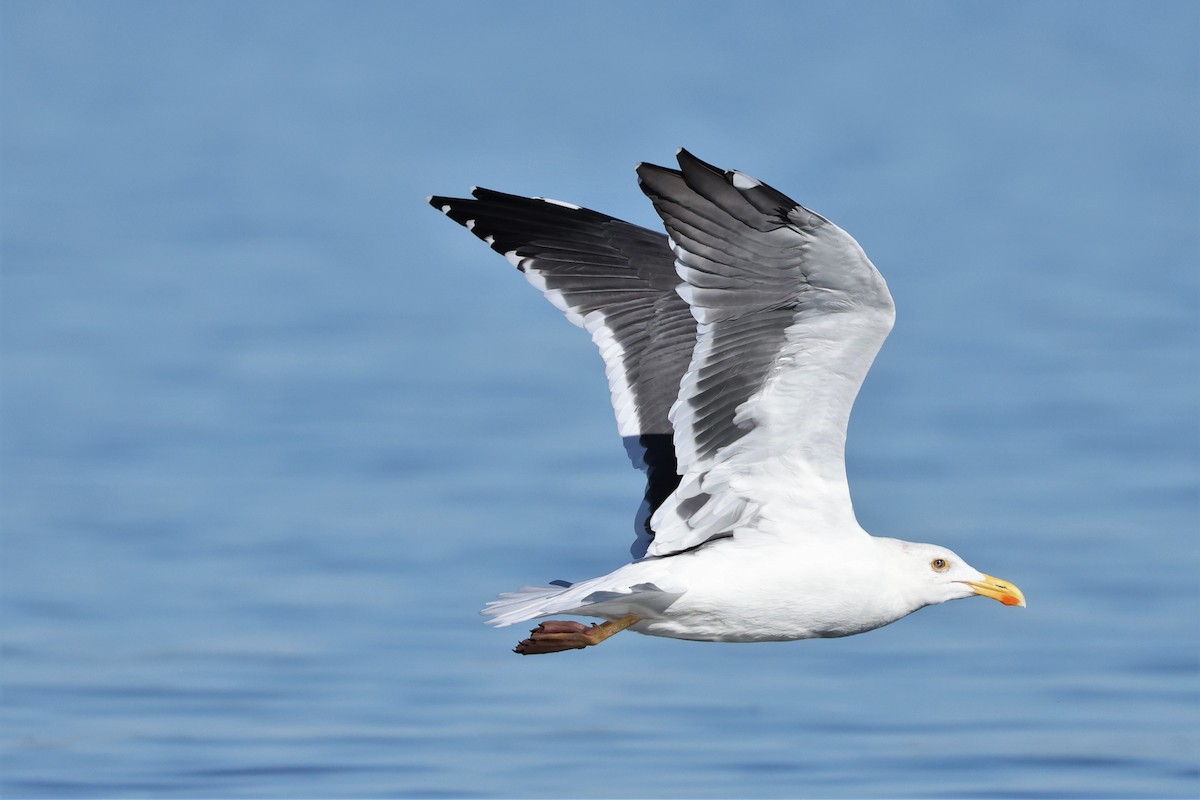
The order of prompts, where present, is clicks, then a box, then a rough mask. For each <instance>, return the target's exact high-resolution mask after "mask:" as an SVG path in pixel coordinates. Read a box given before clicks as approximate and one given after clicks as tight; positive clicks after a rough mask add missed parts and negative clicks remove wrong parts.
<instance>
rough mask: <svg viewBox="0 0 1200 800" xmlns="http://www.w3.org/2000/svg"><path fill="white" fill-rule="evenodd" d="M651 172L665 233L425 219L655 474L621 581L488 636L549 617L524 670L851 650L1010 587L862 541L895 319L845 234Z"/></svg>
mask: <svg viewBox="0 0 1200 800" xmlns="http://www.w3.org/2000/svg"><path fill="white" fill-rule="evenodd" d="M677 160H678V162H679V169H670V168H667V167H660V166H655V165H652V164H645V163H643V164H640V165H639V166H638V168H637V174H638V179H639V184H640V186H641V189H642V191H643V192H644V193H645V194H646V196H647V197H648V198H649V199H650V201H651V202H652V203H653V205H654V209H655V211H657V212H658V215H659V217H661V218H662V224H663V227H664V228H665V229H666V234H665V235H664V234H663V233H660V232H656V231H651V230H648V229H646V228H643V227H640V226H637V225H633V224H631V223H629V222H623V221H621V220H619V219H615V218H613V217H609V216H606V215H604V214H601V213H598V212H596V211H591V210H588V209H586V208H582V207H580V206H577V205H574V204H572V203H565V202H562V201H560V200H551V199H549V198H540V197H535V198H528V197H521V196H517V195H511V194H504V193H501V192H496V191H491V190H488V189H482V188H474V189H472V191H471V195H472V196H471V198H464V199H455V198H449V197H430V198H429V203H430V204H431V205H432V206H433V207H434V208H437V209H439V210H440V211H442V212H443V213H444V214H446V216H448V217H450V218H451V219H452V220H454V221H455V222H458V223H459V224H461V225H463V226H465V227H466V228H467V229H468V230H470V231H471V232H472V233H473V234H475V236H477V237H479V238H480V239H482V240H483V241H484V242H486V243H487V244H488V246H489V247H491V249H493V250H495V251H496V252H498V253H501V254H503V255H504V257H505V258H506V259H507V260H508V261H509V262H510V263H512V264H513V265H514V266H516V268H517V269H518V270H520V271H521V272H522V273H524V275H525V277H526V279H528V281H529V282H530V283H532V284H533V285H534V286H535V287H536V288H538V289H539V290H541V292H542V293H543V294H544V295H545V297H546V299H548V300H549V301H550V302H551V303H552V304H554V305H555V306H556V307H557V308H558V309H560V310H561V311H562V312H563V313H564V314H565V315H566V316H567V319H568V320H570V321H571V322H573V323H574V324H575V325H577V326H579V327H581V328H583V329H585V330H586V331H587V332H588V333H589V334H591V337H592V341H593V342H594V343H595V345H596V346H597V347H598V348H599V350H600V355H601V357H602V358H603V360H604V365H605V370H606V374H607V376H608V386H609V390H610V392H611V395H612V405H613V409H614V411H615V413H616V419H617V429H618V433H619V434H620V435H621V437H622V440H623V442H624V444H625V449H626V452H627V453H628V455H629V457H630V459H631V461H633V463H634V465H635V466H637V467H638V468H640V469H641V470H643V471H644V472H645V474H646V481H647V482H646V492H645V496H644V497H643V500H642V504H641V507H640V509H639V511H638V514H637V517H636V522H635V532H636V534H637V535H636V539H635V541H634V544H633V547H632V548H631V553H632V556H633V559H632V561H630V563H628V564H625V565H624V566H621V567H619V568H618V569H616V570H614V571H613V572H610V573H609V574H607V575H602V576H600V577H597V578H591V579H589V580H582V581H578V582H574V583H570V582H567V581H553V582H551V583H550V584H548V585H544V586H526V587H524V588H522V589H519V590H517V591H515V592H508V593H505V594H501V595H500V596H499V597H498V598H496V599H495V600H493V601H491V602H489V603H487V605H486V607H485V608H484V609H483V611H482V612H481V613H482V614H484V615H485V616H487V617H489V622H490V623H491V624H493V625H496V626H505V625H511V624H514V623H517V622H522V621H525V620H531V619H535V618H540V617H547V616H553V615H569V616H583V617H590V618H597V619H600V620H603V622H601V623H596V624H590V625H585V624H584V623H581V622H577V621H574V620H548V621H545V622H542V623H541V624H540V625H538V627H536V628H534V629H533V630H532V631H531V632H530V635H529V637H528V638H527V639H525V640H523V641H521V642H520V643H519V644H518V645H517V646H516V647H515V648H514V651H515V652H517V653H520V654H522V655H536V654H544V653H555V652H561V651H566V650H577V649H582V648H585V647H590V646H594V645H597V644H599V643H601V642H603V641H605V640H606V639H608V638H609V637H611V636H613V635H614V634H616V633H618V632H620V631H622V630H626V629H628V630H633V631H637V632H638V633H642V634H647V635H650V636H665V637H671V638H676V639H690V640H697V641H714V642H764V641H786V640H796V639H810V638H825V637H840V636H851V635H853V634H858V633H863V632H865V631H870V630H873V629H875V628H879V627H882V626H884V625H887V624H889V623H892V622H895V621H896V620H898V619H900V618H902V617H905V616H907V615H908V614H911V613H912V612H914V611H917V610H918V609H921V608H924V607H925V606H929V605H936V604H938V603H943V602H946V601H947V600H956V599H959V598H964V597H971V596H983V597H990V598H993V599H995V600H998V601H999V602H1001V603H1003V604H1004V605H1010V606H1024V605H1025V596H1024V595H1023V594H1022V592H1021V590H1020V589H1018V588H1017V587H1016V586H1014V585H1013V584H1012V583H1009V582H1008V581H1004V580H1000V579H998V578H994V577H992V576H990V575H985V574H984V573H982V572H980V571H979V570H977V569H975V568H974V567H972V566H971V565H969V564H968V563H967V562H966V561H964V560H963V559H962V558H961V557H959V556H958V555H957V554H956V553H954V552H953V551H951V550H949V549H947V548H945V547H941V546H938V545H933V544H922V543H916V542H908V541H903V540H901V539H892V538H884V537H877V536H872V535H870V534H868V533H867V532H866V531H864V530H863V529H862V527H860V526H859V524H858V520H857V519H856V517H855V514H854V508H853V506H852V504H851V500H850V489H849V486H848V485H847V481H846V464H845V448H846V428H847V425H848V423H849V421H850V408H851V406H852V405H853V404H854V398H855V396H856V395H857V394H858V390H859V387H861V386H862V382H863V379H864V378H865V377H866V374H867V370H868V369H869V368H870V366H871V363H872V361H874V359H875V355H876V353H878V352H879V348H880V346H881V345H882V344H883V340H884V339H885V338H886V337H887V335H888V333H889V331H890V330H891V328H892V323H893V321H894V320H895V306H894V304H893V302H892V297H891V294H890V292H889V291H888V287H887V284H886V283H885V282H884V279H883V276H882V275H880V274H879V272H878V270H876V268H875V266H874V265H873V264H872V263H871V261H870V260H869V259H868V258H867V256H866V254H865V253H864V252H863V249H862V248H861V247H860V246H859V244H858V242H856V241H855V240H854V239H853V238H852V237H851V236H850V235H849V234H848V233H846V232H845V231H844V230H842V229H841V228H839V227H838V226H837V225H835V224H833V223H832V222H830V221H829V220H827V219H825V217H822V216H821V215H820V214H817V213H816V212H815V211H811V210H809V209H807V208H805V207H804V206H802V205H800V204H799V203H797V202H795V201H794V200H792V199H790V198H788V197H787V196H785V195H784V194H782V193H780V192H779V191H777V190H775V189H773V188H771V187H770V186H768V185H767V184H765V183H763V182H761V181H759V180H756V179H754V178H752V177H750V176H749V175H746V174H745V173H742V172H738V171H735V170H722V169H719V168H717V167H714V166H713V165H711V164H708V163H705V162H704V161H701V160H700V159H699V158H697V157H695V156H693V155H692V154H691V153H689V152H687V151H686V150H683V149H681V150H679V151H678V153H677Z"/></svg>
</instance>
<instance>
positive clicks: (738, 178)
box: [730, 170, 762, 189]
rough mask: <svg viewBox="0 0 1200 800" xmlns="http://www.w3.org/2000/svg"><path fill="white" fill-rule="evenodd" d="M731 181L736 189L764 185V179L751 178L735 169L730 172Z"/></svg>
mask: <svg viewBox="0 0 1200 800" xmlns="http://www.w3.org/2000/svg"><path fill="white" fill-rule="evenodd" d="M730 182H731V183H732V184H733V188H735V189H753V188H754V187H755V186H762V181H760V180H756V179H755V178H751V177H750V176H749V175H747V174H745V173H744V172H738V171H737V170H733V171H732V172H731V173H730Z"/></svg>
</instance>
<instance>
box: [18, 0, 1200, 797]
mask: <svg viewBox="0 0 1200 800" xmlns="http://www.w3.org/2000/svg"><path fill="white" fill-rule="evenodd" d="M1131 8H1133V6H1131V5H1125V4H1119V3H1117V4H1080V5H1074V4H1069V3H1058V4H1023V3H1015V4H1005V5H1003V6H995V7H992V6H984V5H980V4H956V3H948V4H937V3H926V4H919V5H918V4H898V5H892V4H880V5H874V4H869V3H868V4H856V5H855V6H854V7H852V8H851V7H840V6H834V7H832V8H828V7H825V6H823V5H815V4H807V3H795V4H781V5H773V4H771V5H766V4H764V5H760V6H748V7H745V8H742V7H739V8H738V9H733V8H732V7H729V8H725V7H722V6H715V5H711V6H710V5H703V4H701V5H699V6H697V5H695V4H681V5H675V4H652V5H648V6H641V5H638V6H635V5H632V4H628V5H617V6H613V7H611V9H609V11H608V12H606V13H602V12H600V11H598V10H597V11H593V10H591V9H590V8H589V7H587V6H586V4H585V5H581V6H570V7H567V6H563V7H558V6H553V7H551V6H536V5H535V6H531V5H505V6H503V7H500V6H493V5H491V4H453V5H447V6H445V7H444V8H439V9H438V10H433V9H432V8H430V9H424V8H421V7H420V6H418V5H415V4H413V5H409V4H383V5H374V4H366V3H355V4H310V3H258V4H250V5H243V4H227V5H223V4H103V5H95V4H70V3H68V4H62V3H22V2H7V3H5V4H4V5H3V7H2V10H0V13H2V15H3V25H2V26H0V37H2V43H3V47H2V48H0V51H2V52H0V64H2V66H3V70H2V78H0V80H2V85H3V94H2V96H0V99H2V102H3V140H2V147H3V176H2V177H0V186H2V188H0V196H2V200H3V205H2V211H3V263H2V267H3V279H2V284H0V289H2V293H0V311H2V314H0V333H2V351H0V357H2V362H0V370H2V372H0V377H2V382H0V392H2V401H3V405H2V406H0V424H2V429H0V433H2V437H0V453H2V462H0V466H2V478H3V483H2V492H3V498H2V505H0V508H2V511H0V535H2V537H3V540H2V550H0V580H2V584H0V599H2V601H3V605H2V615H3V616H2V630H0V636H2V638H3V651H2V653H3V655H2V657H3V663H2V672H0V681H2V694H0V707H2V708H0V711H2V714H3V716H2V717H0V747H2V759H3V760H2V762H0V781H2V782H3V783H2V786H0V790H2V794H3V796H5V797H281V798H282V797H350V796H354V797H498V796H503V797H566V796H579V797H656V796H663V797H834V796H837V797H870V796H877V797H897V796H906V797H912V796H918V797H997V796H1000V797H1080V798H1084V797H1086V798H1093V797H1129V796H1154V797H1190V796H1196V795H1197V794H1198V793H1200V779H1198V774H1197V766H1198V763H1200V713H1198V712H1200V708H1198V701H1197V698H1198V696H1200V685H1198V681H1197V674H1198V654H1200V635H1198V632H1197V631H1198V627H1197V624H1196V620H1197V618H1198V614H1200V602H1198V598H1200V595H1198V591H1197V583H1196V575H1197V574H1198V573H1200V563H1198V562H1200V558H1198V536H1200V513H1198V499H1200V489H1198V485H1197V479H1198V475H1200V454H1198V448H1200V432H1198V429H1197V399H1198V398H1200V379H1198V377H1197V376H1198V375H1200V359H1198V358H1197V343H1198V340H1200V329H1198V322H1197V321H1198V319H1200V300H1198V296H1200V290H1198V287H1197V274H1198V273H1197V264H1198V263H1200V245H1198V240H1197V231H1196V225H1197V219H1200V215H1198V213H1197V212H1198V211H1200V208H1198V205H1200V204H1198V201H1197V195H1198V187H1200V171H1198V168H1197V150H1196V146H1195V145H1196V141H1197V136H1198V134H1200V122H1198V112H1197V108H1198V107H1200V106H1198V104H1197V96H1198V93H1197V76H1198V75H1200V69H1198V65H1197V55H1196V53H1197V52H1198V47H1197V44H1198V35H1197V31H1198V30H1200V24H1198V23H1200V11H1198V10H1197V7H1196V6H1195V5H1194V4H1188V3H1178V4H1173V3H1158V4H1153V5H1152V6H1147V7H1145V8H1146V9H1148V10H1144V11H1141V12H1139V13H1137V14H1132V13H1129V12H1130V9H1131ZM1139 8H1140V7H1139ZM679 145H687V146H688V147H689V149H692V150H693V151H694V152H696V153H697V154H698V155H700V156H701V157H703V158H706V159H709V160H712V161H715V162H717V163H719V164H722V165H726V166H730V167H737V168H740V169H744V170H746V171H747V172H749V173H751V174H754V175H758V176H760V177H762V178H764V179H766V180H768V181H770V182H771V183H773V184H775V185H776V186H778V187H779V188H780V189H782V190H784V191H786V192H787V193H789V194H791V195H793V196H795V197H796V198H797V199H799V200H801V201H802V202H805V203H807V204H809V205H812V206H813V207H814V208H816V209H817V210H819V211H821V212H822V213H824V214H826V215H828V216H830V217H831V218H833V219H834V220H836V221H837V222H839V223H840V224H842V225H843V226H844V227H846V228H848V229H850V230H851V231H852V232H853V233H854V234H855V235H856V236H857V237H858V238H859V240H860V241H861V242H862V243H863V244H864V246H865V247H866V248H867V249H868V251H869V252H870V253H871V255H872V258H873V260H874V261H875V263H876V264H877V265H879V267H880V268H881V270H882V271H883V272H884V274H885V275H886V277H887V279H888V281H889V283H890V285H891V287H892V291H893V294H894V295H895V297H896V301H897V304H898V306H899V322H898V324H897V327H896V330H895V332H894V334H893V336H892V338H891V339H890V340H889V342H888V343H887V345H886V346H885V347H884V350H883V353H882V354H881V356H880V358H879V361H878V363H877V365H876V368H875V370H874V371H873V372H872V374H871V376H870V378H869V379H868V382H867V385H866V387H865V388H864V390H863V393H862V396H861V398H860V402H859V405H858V406H857V408H856V412H855V418H854V421H853V425H852V430H851V440H850V445H849V448H850V451H849V464H850V471H851V478H852V482H853V487H854V491H855V501H856V506H857V508H858V512H859V517H860V520H861V521H862V523H863V525H864V526H865V527H866V528H867V529H869V530H872V531H874V532H876V533H880V534H885V535H896V536H900V537H903V538H911V539H917V540H924V541H936V542H940V543H944V544H946V545H948V546H950V547H953V548H954V549H956V550H957V551H958V552H960V553H962V554H963V555H964V556H965V557H967V558H969V559H970V560H971V561H972V563H974V564H976V565H978V566H980V567H982V568H983V569H985V570H987V571H989V572H992V573H994V574H997V575H1002V576H1004V577H1005V578H1009V579H1011V580H1013V581H1015V582H1017V583H1018V584H1019V585H1020V586H1021V587H1022V588H1023V589H1024V590H1025V592H1026V594H1027V596H1028V598H1029V608H1028V609H1027V610H1013V609H1008V608H1004V607H1002V606H1000V605H999V604H996V603H990V602H984V601H982V600H973V601H969V602H962V603H952V604H949V605H947V606H943V607H939V608H934V609H928V610H925V611H923V612H921V613H918V614H916V615H914V616H912V617H910V618H907V619H905V620H902V621H901V622H899V623H897V624H895V625H893V626H890V627H888V628H885V629H882V630H880V631H876V632H874V633H871V634H868V635H866V636H861V637H853V638H849V639H845V640H838V641H816V642H801V643H785V644H769V645H713V644H698V643H689V642H677V641H670V640H658V639H651V638H646V637H639V636H636V635H632V634H630V635H621V636H618V637H616V638H614V639H613V640H612V641H611V642H609V643H606V644H605V645H604V646H603V647H600V648H596V649H595V650H592V651H589V652H579V653H567V654H563V655H560V656H554V657H549V658H519V657H517V656H515V655H513V654H512V653H510V652H509V648H510V647H511V646H512V644H513V643H514V642H515V640H516V639H517V638H519V637H520V634H521V633H522V632H523V630H524V629H523V628H522V629H520V630H514V629H505V630H498V631H497V630H491V629H489V628H487V627H485V626H484V625H483V624H482V623H481V620H480V618H479V617H478V616H477V615H476V611H477V609H478V608H479V606H481V605H482V603H483V602H484V601H486V600H488V599H489V598H490V597H491V596H492V595H493V594H495V593H496V592H499V591H503V590H507V589H511V588H514V587H515V586H519V585H521V584H523V583H532V582H541V581H545V580H548V579H552V578H559V577H561V578H568V579H577V578H583V577H589V576H592V575H595V574H599V573H601V572H604V571H607V570H609V569H611V568H613V567H615V566H616V565H617V564H618V563H620V561H621V559H622V557H623V555H624V554H625V552H626V548H627V547H628V544H629V532H630V521H631V519H632V515H633V512H634V510H635V507H636V505H637V501H638V499H639V497H640V491H641V489H640V486H639V485H638V481H637V475H636V474H634V473H633V472H632V471H630V470H629V469H628V467H627V462H626V460H625V456H624V453H623V452H622V450H621V447H620V442H619V440H618V438H617V436H616V433H615V427H614V425H613V423H612V419H611V416H610V412H609V409H608V407H607V392H606V391H605V386H604V378H603V374H602V369H601V366H600V363H599V360H598V359H597V358H596V357H595V355H594V353H593V352H592V348H591V344H590V343H589V342H588V341H587V339H586V337H585V336H583V335H581V334H579V332H578V331H576V330H574V329H572V328H571V327H570V326H569V325H567V324H566V323H565V322H563V321H562V320H561V319H560V318H559V315H558V312H556V311H555V310H554V309H553V308H551V307H550V306H549V305H548V304H546V303H545V302H544V301H543V300H541V299H540V298H539V297H538V296H537V293H536V292H534V291H532V290H531V289H530V287H529V286H528V285H526V284H525V282H524V281H523V280H521V279H520V277H519V276H518V275H517V274H515V273H514V272H513V271H512V270H511V268H510V267H509V266H508V265H507V264H506V263H505V262H504V261H503V260H502V259H500V258H498V257H496V256H495V255H494V254H491V253H489V252H488V251H487V250H486V249H485V248H483V247H482V246H480V245H479V243H478V242H476V241H475V240H473V239H472V238H471V237H469V236H467V235H466V234H465V232H464V231H462V230H461V229H459V228H458V227H457V226H454V225H453V224H451V223H449V222H448V221H446V220H445V219H442V218H440V217H439V216H438V215H437V214H436V213H435V212H434V211H432V210H431V209H429V208H428V207H427V206H425V205H424V197H425V195H427V194H431V193H445V194H455V193H458V192H464V191H466V190H467V188H468V187H469V186H471V185H472V184H475V183H478V184H481V185H485V186H493V187H495V188H498V189H502V190H509V191H514V192H520V193H526V194H537V195H548V196H552V197H563V198H565V199H570V200H573V201H576V202H579V203H583V204H586V205H589V206H593V207H596V208H598V209H600V210H603V211H607V212H609V213H614V214H617V215H619V216H623V217H626V218H629V219H632V220H634V221H638V222H641V223H645V224H651V223H652V222H653V218H652V211H651V209H650V206H649V204H648V202H646V201H645V200H644V198H642V196H641V194H640V192H639V191H638V189H637V186H636V182H635V179H634V175H633V171H632V166H633V165H634V163H635V162H636V161H638V160H639V159H647V160H654V161H658V162H659V163H664V162H669V161H670V159H671V157H672V154H673V152H674V148H675V147H677V146H679Z"/></svg>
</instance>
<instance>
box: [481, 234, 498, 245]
mask: <svg viewBox="0 0 1200 800" xmlns="http://www.w3.org/2000/svg"><path fill="white" fill-rule="evenodd" d="M483 241H484V242H485V243H486V244H487V246H488V247H491V246H492V245H494V244H495V243H496V237H495V236H492V235H491V234H490V233H489V234H488V235H487V236H485V237H483Z"/></svg>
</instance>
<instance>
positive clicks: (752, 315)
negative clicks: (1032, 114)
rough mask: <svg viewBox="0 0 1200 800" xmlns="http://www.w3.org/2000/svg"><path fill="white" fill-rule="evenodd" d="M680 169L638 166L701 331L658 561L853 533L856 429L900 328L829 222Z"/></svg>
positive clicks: (683, 157) (867, 266)
mask: <svg viewBox="0 0 1200 800" xmlns="http://www.w3.org/2000/svg"><path fill="white" fill-rule="evenodd" d="M678 158H679V165H680V169H679V170H673V169H666V168H664V167H657V166H653V165H649V164H643V165H641V166H640V167H639V168H638V175H639V177H640V179H641V186H642V190H643V191H644V192H645V193H646V195H647V196H648V197H649V198H650V199H651V200H652V201H653V202H654V207H655V209H656V210H657V211H658V213H659V215H660V216H661V217H662V219H663V223H664V224H665V225H666V228H667V232H668V233H669V234H670V237H671V246H672V248H673V249H674V253H675V258H676V261H675V267H676V269H677V271H678V273H679V276H680V277H681V278H682V279H683V283H682V284H681V285H680V286H679V288H678V292H679V294H680V296H681V297H683V298H684V299H685V300H686V301H687V303H688V306H689V307H690V309H691V313H692V315H693V316H694V317H695V319H696V321H697V322H698V330H697V341H696V346H695V350H694V353H693V355H692V359H691V363H690V365H689V367H688V369H687V372H686V374H685V375H684V377H683V380H682V384H681V387H680V392H679V398H678V400H677V402H676V403H675V405H674V407H673V408H672V409H671V412H670V420H671V422H672V424H673V427H674V431H675V434H674V436H675V438H674V441H675V453H676V457H677V458H678V462H679V471H680V472H681V473H682V475H683V478H682V481H681V483H680V485H679V486H678V488H676V490H675V491H674V493H673V494H672V495H671V496H670V497H669V498H667V499H666V501H665V502H664V503H663V504H662V505H661V506H660V507H659V508H658V510H657V511H656V512H655V513H654V516H653V518H652V520H651V527H652V528H653V529H654V541H653V543H652V544H651V545H650V548H649V550H648V553H649V555H669V554H671V553H676V552H679V551H681V550H686V549H688V548H691V547H695V546H697V545H699V544H702V543H704V542H705V541H708V540H710V539H713V538H718V537H723V536H728V535H731V534H732V535H735V536H736V535H739V531H742V532H744V533H746V534H749V532H750V531H752V530H756V531H761V532H763V533H765V534H768V535H775V534H787V535H792V534H796V533H804V532H806V531H808V532H813V531H818V530H827V529H829V528H830V527H831V526H830V523H845V522H846V521H847V520H849V521H851V522H853V521H854V511H853V508H852V507H851V504H850V494H849V489H848V487H847V485H846V470H845V445H846V426H847V424H848V422H849V418H850V409H851V406H852V405H853V403H854V398H855V396H856V395H857V394H858V390H859V387H860V386H861V385H862V382H863V379H864V378H865V377H866V374H867V370H868V369H869V368H870V366H871V362H872V361H873V360H874V358H875V354H876V353H877V352H878V351H879V347H880V346H881V345H882V344H883V340H884V339H885V338H886V337H887V334H888V332H889V331H890V330H891V327H892V322H893V320H894V319H895V308H894V306H893V304H892V298H891V295H890V294H889V292H888V289H887V284H886V283H885V282H884V280H883V277H882V276H881V275H880V274H879V272H878V271H877V270H876V269H875V267H874V265H872V264H871V262H870V261H869V260H868V259H867V256H866V254H865V253H864V252H863V251H862V248H861V247H859V245H858V243H857V242H855V241H854V239H853V238H851V237H850V235H849V234H847V233H846V232H845V231H843V230H842V229H841V228H839V227H837V226H836V225H834V224H833V223H831V222H829V221H828V220H826V219H825V218H824V217H822V216H820V215H819V214H816V213H814V212H812V211H809V210H808V209H806V208H804V207H803V206H801V205H799V204H798V203H796V202H795V201H793V200H791V199H789V198H788V197H786V196H784V195H783V194H781V193H779V192H778V191H776V190H774V189H772V188H771V187H769V186H766V185H765V184H763V183H761V182H759V181H757V180H755V179H754V178H751V177H749V176H747V175H744V174H742V173H740V172H732V171H730V172H725V171H722V170H719V169H717V168H715V167H713V166H711V165H709V164H706V163H704V162H703V161H700V160H699V159H697V158H696V157H694V156H692V155H691V154H690V153H688V152H687V151H685V150H681V151H680V152H679V155H678ZM843 527H846V526H844V525H843ZM848 527H849V528H850V529H852V530H857V529H858V528H857V526H856V525H850V526H848Z"/></svg>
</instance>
